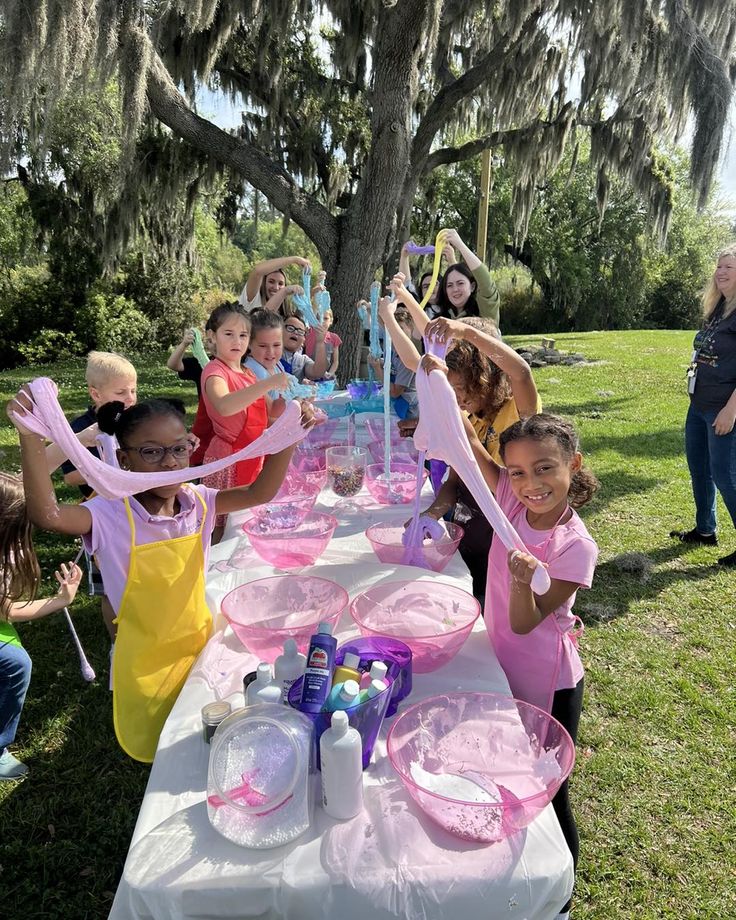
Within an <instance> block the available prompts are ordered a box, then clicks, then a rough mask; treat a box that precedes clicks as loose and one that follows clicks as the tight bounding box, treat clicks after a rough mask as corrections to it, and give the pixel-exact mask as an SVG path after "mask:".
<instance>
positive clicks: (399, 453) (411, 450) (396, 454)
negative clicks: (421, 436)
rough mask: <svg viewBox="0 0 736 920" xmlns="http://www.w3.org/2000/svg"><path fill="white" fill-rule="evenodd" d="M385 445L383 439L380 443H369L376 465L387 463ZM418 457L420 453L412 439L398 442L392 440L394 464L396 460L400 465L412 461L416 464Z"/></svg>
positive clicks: (403, 439)
mask: <svg viewBox="0 0 736 920" xmlns="http://www.w3.org/2000/svg"><path fill="white" fill-rule="evenodd" d="M384 444H385V441H384V440H383V439H381V440H380V441H369V442H368V450H369V451H370V454H371V458H372V459H373V462H374V463H384V462H385V459H384V457H385V452H384ZM418 456H419V451H418V450H417V449H416V448H415V447H414V442H413V441H412V439H411V438H399V439H398V440H397V441H394V440H393V439H392V440H391V460H392V462H393V461H394V460H396V461H397V462H398V463H408V462H409V461H410V460H412V461H414V463H416V460H417V457H418Z"/></svg>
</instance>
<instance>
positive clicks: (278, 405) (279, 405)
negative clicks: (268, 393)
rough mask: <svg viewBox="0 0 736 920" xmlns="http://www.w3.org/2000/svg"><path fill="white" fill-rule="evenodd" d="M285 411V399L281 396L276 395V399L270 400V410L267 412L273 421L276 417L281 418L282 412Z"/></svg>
mask: <svg viewBox="0 0 736 920" xmlns="http://www.w3.org/2000/svg"><path fill="white" fill-rule="evenodd" d="M285 411H286V400H285V399H283V398H282V397H281V396H277V397H276V399H272V400H271V411H270V413H269V417H270V418H271V419H272V420H273V421H275V420H276V419H277V418H281V416H282V415H283V414H284V412H285Z"/></svg>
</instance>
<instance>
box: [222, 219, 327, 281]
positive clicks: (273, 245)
mask: <svg viewBox="0 0 736 920" xmlns="http://www.w3.org/2000/svg"><path fill="white" fill-rule="evenodd" d="M233 243H234V244H235V245H236V246H237V247H238V248H239V249H242V251H243V252H244V253H245V255H246V256H247V271H246V276H247V273H248V271H250V269H251V268H252V267H253V266H254V265H255V264H256V262H262V261H264V260H265V259H277V258H279V257H280V256H286V255H289V256H303V257H304V258H305V259H309V260H310V262H311V263H312V272H313V274H315V275H316V273H317V271H318V270H319V266H320V259H319V253H318V252H317V249H316V247H315V245H314V243H312V241H311V240H310V239H309V238H308V237H307V235H306V234H305V233H304V231H303V230H302V229H301V227H298V226H297V225H296V224H295V223H293V222H291V221H284V220H276V219H273V218H271V219H269V220H259V221H258V224H257V225H256V223H255V221H254V220H253V219H249V217H248V216H247V215H246V216H245V217H244V218H243V219H242V220H240V221H239V223H238V225H237V228H236V230H235V234H234V235H233ZM287 275H289V276H290V277H291V281H292V283H293V284H298V283H299V282H300V281H301V274H300V273H299V269H298V268H291V269H287ZM243 281H245V278H244V279H243ZM329 283H330V281H329V278H328V279H327V285H328V287H329Z"/></svg>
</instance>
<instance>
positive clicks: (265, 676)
mask: <svg viewBox="0 0 736 920" xmlns="http://www.w3.org/2000/svg"><path fill="white" fill-rule="evenodd" d="M272 679H273V672H272V671H271V665H270V664H269V663H268V662H267V661H262V662H261V663H260V664H259V665H258V671H257V673H256V680H257V681H258V683H259V684H265V683H268V682H269V681H270V680H272Z"/></svg>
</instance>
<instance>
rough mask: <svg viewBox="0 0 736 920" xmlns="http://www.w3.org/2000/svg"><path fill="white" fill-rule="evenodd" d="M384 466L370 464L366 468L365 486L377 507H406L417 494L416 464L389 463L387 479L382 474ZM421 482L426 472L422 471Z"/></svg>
mask: <svg viewBox="0 0 736 920" xmlns="http://www.w3.org/2000/svg"><path fill="white" fill-rule="evenodd" d="M385 468H386V467H385V464H383V463H372V464H371V465H370V466H369V467H366V471H365V484H366V487H367V489H368V491H369V492H370V493H371V495H372V496H373V498H375V500H376V501H377V502H378V503H379V505H406V504H408V502H411V501H414V498H415V496H416V494H417V468H416V464H414V465H412V464H410V463H391V465H390V467H389V469H390V473H389V474H388V478H387V477H386V476H385V474H384V470H385ZM422 473H423V475H422V482H424V480H425V479H426V478H427V471H426V470H423V471H422Z"/></svg>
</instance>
